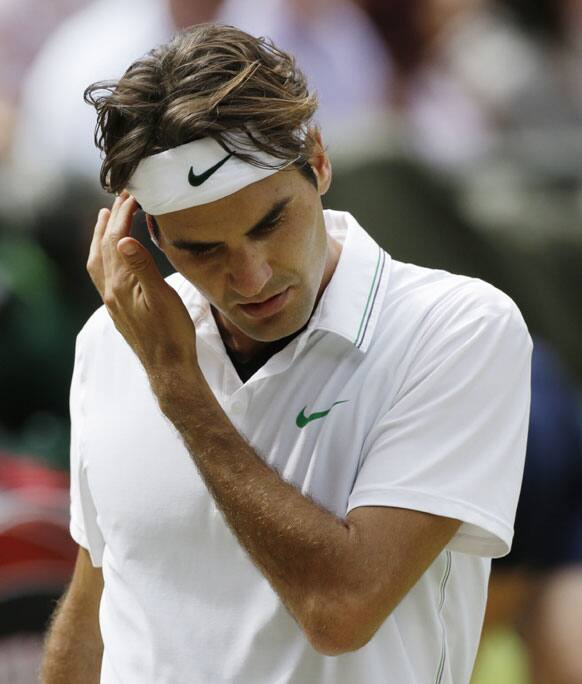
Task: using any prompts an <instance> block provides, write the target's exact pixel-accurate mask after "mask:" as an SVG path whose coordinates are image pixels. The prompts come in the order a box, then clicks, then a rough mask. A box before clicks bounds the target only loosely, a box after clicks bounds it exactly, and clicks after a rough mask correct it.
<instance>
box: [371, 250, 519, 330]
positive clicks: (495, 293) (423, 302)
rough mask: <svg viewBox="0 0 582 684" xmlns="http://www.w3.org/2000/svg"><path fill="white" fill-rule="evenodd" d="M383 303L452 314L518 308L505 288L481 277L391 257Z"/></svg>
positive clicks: (420, 312)
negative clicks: (498, 286)
mask: <svg viewBox="0 0 582 684" xmlns="http://www.w3.org/2000/svg"><path fill="white" fill-rule="evenodd" d="M384 306H385V307H386V308H390V307H403V308H406V309H407V310H408V312H409V314H413V315H414V314H416V315H420V316H423V317H424V316H425V315H426V314H428V313H429V312H434V313H435V314H439V313H440V314H441V315H445V316H446V315H449V314H451V313H456V314H461V313H463V312H470V311H475V310H477V309H479V310H489V311H491V312H492V313H496V312H497V313H506V312H508V311H509V310H511V311H514V310H517V306H516V304H515V302H514V301H513V300H512V299H511V297H509V295H507V294H506V293H505V292H503V291H502V290H500V289H499V288H497V287H495V286H494V285H492V284H491V283H488V282H486V281H484V280H481V279H480V278H474V277H471V276H466V275H458V274H455V273H450V272H448V271H444V270H440V269H433V268H426V267H424V266H417V265H415V264H408V263H404V262H400V261H396V260H392V264H391V272H390V281H389V284H388V292H387V296H386V298H385V300H384Z"/></svg>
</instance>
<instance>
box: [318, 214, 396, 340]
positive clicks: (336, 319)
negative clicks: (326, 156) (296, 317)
mask: <svg viewBox="0 0 582 684" xmlns="http://www.w3.org/2000/svg"><path fill="white" fill-rule="evenodd" d="M324 217H325V224H326V228H327V230H328V233H330V235H331V236H332V237H335V238H337V239H339V240H340V241H342V242H343V248H342V252H341V255H340V258H339V261H338V263H337V266H336V269H335V271H334V273H333V276H332V278H331V280H330V282H329V284H328V286H327V287H326V289H325V292H324V293H323V295H322V296H321V299H320V301H319V303H318V305H317V309H316V310H315V312H314V314H313V316H312V319H311V321H310V324H309V326H308V330H309V329H312V330H316V329H317V330H327V331H329V332H333V333H336V334H337V335H341V336H342V337H344V338H345V339H346V340H348V341H349V342H351V343H352V344H353V345H354V346H355V347H356V348H358V349H360V351H362V352H365V351H366V350H367V349H368V346H369V344H370V341H371V340H372V337H373V335H374V330H375V327H376V323H377V322H378V315H379V312H380V310H381V308H382V302H383V299H384V295H385V294H386V288H387V284H388V275H389V270H390V261H391V260H390V257H389V256H388V254H386V252H385V251H384V250H383V249H382V248H381V247H380V246H379V245H378V244H377V243H376V242H375V241H374V240H373V239H372V238H371V237H370V236H369V235H368V233H366V231H365V230H364V229H363V228H362V227H361V226H360V224H359V223H358V222H357V221H356V219H355V218H354V217H353V216H352V215H351V214H349V213H348V212H344V211H334V210H331V209H327V210H326V211H325V212H324Z"/></svg>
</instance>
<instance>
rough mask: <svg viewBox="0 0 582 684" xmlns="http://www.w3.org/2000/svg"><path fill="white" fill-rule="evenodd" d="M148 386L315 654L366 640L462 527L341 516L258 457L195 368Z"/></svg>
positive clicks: (378, 510) (373, 510)
mask: <svg viewBox="0 0 582 684" xmlns="http://www.w3.org/2000/svg"><path fill="white" fill-rule="evenodd" d="M153 386H154V391H155V392H156V394H157V396H158V399H159V401H160V406H161V408H162V410H163V412H164V413H165V414H166V416H167V417H168V418H169V419H170V420H171V421H172V423H173V424H174V425H175V427H176V428H177V429H178V431H179V432H180V434H181V435H182V438H183V440H184V442H185V444H186V445H187V447H188V450H189V452H190V454H191V456H192V458H193V460H194V462H195V464H196V466H197V468H198V470H199V472H200V473H201V475H202V477H203V478H204V481H205V482H206V485H207V487H208V489H209V491H210V493H211V494H212V496H213V498H214V499H215V501H216V503H217V505H218V506H219V507H220V509H221V510H222V512H223V513H224V516H225V518H226V520H227V521H228V524H229V525H230V527H231V528H232V529H233V531H234V533H235V534H236V536H237V538H238V539H239V541H240V543H241V544H242V545H243V546H244V548H245V549H246V550H247V552H248V553H249V555H250V557H251V558H252V560H253V561H254V562H255V564H256V565H257V566H258V567H259V569H260V570H261V571H262V572H263V574H264V575H265V576H266V577H267V579H268V580H269V582H270V583H271V585H272V586H273V588H274V589H275V591H276V592H277V593H278V594H279V596H280V598H281V600H282V601H283V603H284V604H285V605H286V606H287V608H288V609H289V611H290V612H291V613H292V615H293V616H294V617H295V619H296V620H297V622H298V623H299V624H300V626H301V627H302V629H303V630H304V632H305V634H306V635H307V637H308V638H309V640H310V641H311V643H312V645H313V646H314V648H316V649H317V650H318V651H320V652H321V653H325V654H327V655H337V654H339V653H343V652H346V651H351V650H355V649H357V648H360V647H362V646H363V645H365V644H366V643H367V642H368V641H369V639H370V638H371V637H372V636H373V635H374V633H375V632H376V630H377V629H378V628H379V627H380V625H381V624H382V623H383V622H384V620H385V619H386V618H387V617H388V615H389V614H390V613H391V611H392V610H393V609H394V608H395V607H396V605H397V604H398V603H399V602H400V600H401V599H402V598H403V597H404V595H405V594H406V593H407V592H408V591H409V590H410V589H411V588H412V586H413V585H414V584H415V583H416V582H417V580H418V579H419V578H420V576H421V575H422V574H423V573H424V571H425V570H426V569H427V568H428V566H429V565H430V564H431V563H432V561H433V560H434V559H435V557H436V556H437V555H438V554H439V553H440V551H441V550H442V548H443V547H444V546H445V545H446V544H447V542H448V541H449V540H450V539H451V537H452V536H453V535H454V533H455V532H456V530H457V529H458V527H459V525H460V522H459V521H458V520H453V519H450V518H444V517H439V516H435V515H430V514H428V513H423V512H420V511H413V510H407V509H401V508H390V507H361V508H357V509H355V510H353V511H351V512H350V514H349V515H348V516H347V518H346V519H345V520H343V519H341V518H338V517H336V516H335V515H333V514H332V513H330V512H329V511H327V510H325V509H324V508H322V507H321V506H319V505H318V504H317V503H315V502H314V501H312V500H311V499H309V498H307V497H305V496H303V495H302V494H301V493H300V492H299V491H298V490H297V489H296V488H295V487H293V486H292V485H290V484H288V483H287V482H285V481H284V480H283V479H282V478H281V477H280V476H279V474H278V473H276V472H275V471H273V470H272V469H271V468H270V467H269V466H268V465H266V464H265V463H264V461H263V460H262V459H261V458H260V457H259V456H258V455H257V453H256V452H255V451H254V450H253V449H252V447H251V446H250V445H249V444H248V443H247V442H246V441H245V440H244V438H243V437H242V436H241V435H240V434H239V433H238V432H237V431H236V429H235V428H234V427H233V425H232V424H231V423H230V421H229V420H228V418H227V416H226V415H225V414H224V412H223V410H222V408H221V407H220V405H219V404H218V402H217V401H216V399H215V397H214V395H213V393H212V391H211V390H210V388H209V387H208V385H207V384H206V382H205V380H204V379H203V377H202V376H201V374H198V373H196V372H195V371H194V372H192V371H191V372H190V374H186V373H185V372H181V373H180V374H179V375H178V376H176V377H175V378H174V379H173V380H171V379H170V376H169V375H168V374H165V375H164V376H163V377H160V378H159V379H158V380H157V381H156V382H155V384H154V385H153Z"/></svg>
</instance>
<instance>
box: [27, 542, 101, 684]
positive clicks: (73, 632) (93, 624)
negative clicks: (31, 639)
mask: <svg viewBox="0 0 582 684" xmlns="http://www.w3.org/2000/svg"><path fill="white" fill-rule="evenodd" d="M102 591H103V575H102V574H101V569H100V568H94V567H93V565H92V563H91V559H90V558H89V554H88V552H87V551H86V550H85V549H84V548H83V547H81V546H80V547H79V552H78V555H77V562H76V564H75V571H74V573H73V578H72V580H71V583H70V585H69V587H68V589H67V591H66V592H65V594H64V595H63V596H62V598H61V599H60V601H59V604H58V606H57V608H56V610H55V612H54V614H53V616H52V619H51V624H50V627H49V630H48V633H47V636H46V638H45V645H44V657H43V662H42V668H41V677H40V681H41V682H42V684H98V682H99V679H100V673H101V658H102V656H103V641H102V640H101V632H100V629H99V602H100V601H101V594H102Z"/></svg>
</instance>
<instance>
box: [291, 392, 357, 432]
mask: <svg viewBox="0 0 582 684" xmlns="http://www.w3.org/2000/svg"><path fill="white" fill-rule="evenodd" d="M347 401H349V399H342V400H341V401H335V402H334V403H333V404H332V405H331V406H330V407H329V408H328V409H327V411H316V412H315V413H312V414H311V415H309V416H306V415H305V409H306V408H307V406H304V407H303V408H302V409H301V411H300V412H299V415H298V416H297V418H296V420H295V424H296V425H297V427H298V428H304V427H305V426H306V425H307V423H311V421H312V420H317V419H318V418H325V416H327V414H328V413H329V412H330V411H331V409H332V408H333V407H334V406H336V405H337V404H345V403H346V402H347Z"/></svg>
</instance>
